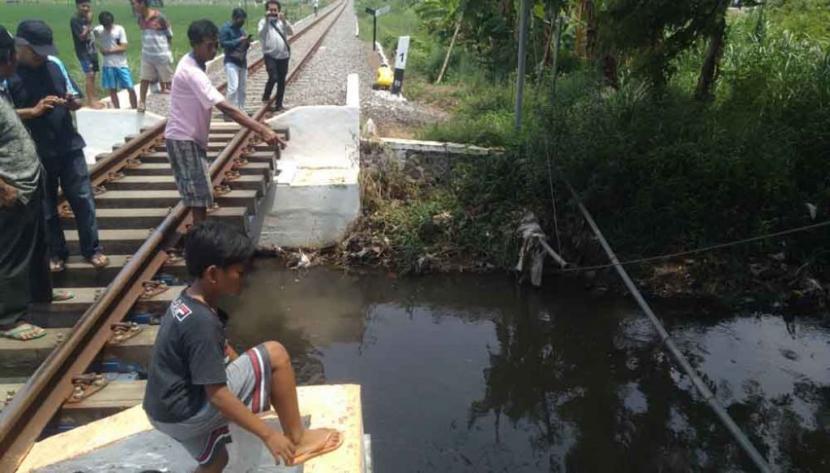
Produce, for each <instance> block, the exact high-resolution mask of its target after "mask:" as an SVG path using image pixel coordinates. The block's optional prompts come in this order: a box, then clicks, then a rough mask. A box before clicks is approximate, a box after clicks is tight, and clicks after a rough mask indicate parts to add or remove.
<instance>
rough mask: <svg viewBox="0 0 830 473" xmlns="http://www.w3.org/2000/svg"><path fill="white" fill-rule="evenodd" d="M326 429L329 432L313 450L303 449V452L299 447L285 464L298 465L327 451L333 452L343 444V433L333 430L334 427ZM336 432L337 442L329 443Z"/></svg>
mask: <svg viewBox="0 0 830 473" xmlns="http://www.w3.org/2000/svg"><path fill="white" fill-rule="evenodd" d="M326 430H328V431H329V434H328V435H327V436H326V438H325V440H323V442H322V443H321V444H320V445H318V446H317V447H316V448H314V449H313V450H308V451H305V452H303V451H300V449H299V448H298V449H297V451H296V452H295V454H294V458H292V459H291V462H289V463H288V464H287V466H294V465H299V464H301V463H305V462H307V461H309V460H311V459H312V458H317V457H319V456H321V455H325V454H327V453H330V452H333V451H335V450H337V449H338V448H340V446H341V445H343V433H342V432H338V431H337V430H334V429H326ZM337 434H339V435H338V440H337V442H336V443H331V439H332V436H334V435H337Z"/></svg>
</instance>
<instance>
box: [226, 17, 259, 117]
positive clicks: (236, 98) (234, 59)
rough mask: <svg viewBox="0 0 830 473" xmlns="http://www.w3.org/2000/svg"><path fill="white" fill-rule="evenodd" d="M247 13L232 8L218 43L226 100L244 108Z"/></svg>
mask: <svg viewBox="0 0 830 473" xmlns="http://www.w3.org/2000/svg"><path fill="white" fill-rule="evenodd" d="M247 17H248V14H247V13H245V10H243V9H241V8H234V9H233V12H232V13H231V20H230V21H228V22H226V23H225V24H224V25H222V28H221V29H220V30H219V43H220V44H221V45H222V49H224V50H225V59H224V63H225V72H226V73H227V75H228V90H227V91H226V93H227V97H228V102H230V103H232V104H233V105H234V106H236V108H238V109H240V110H245V88H246V83H247V80H248V48H249V47H250V45H251V36H250V35H248V34H246V33H245V30H244V29H243V27H244V26H245V19H246V18H247Z"/></svg>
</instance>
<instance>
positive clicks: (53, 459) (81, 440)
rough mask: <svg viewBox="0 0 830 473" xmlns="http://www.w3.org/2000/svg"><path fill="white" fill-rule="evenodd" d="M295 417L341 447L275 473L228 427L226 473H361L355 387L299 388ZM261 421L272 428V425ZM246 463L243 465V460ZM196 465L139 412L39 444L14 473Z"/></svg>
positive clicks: (256, 447)
mask: <svg viewBox="0 0 830 473" xmlns="http://www.w3.org/2000/svg"><path fill="white" fill-rule="evenodd" d="M297 391H298V396H299V401H300V412H301V414H303V415H304V416H309V418H310V427H311V428H317V427H333V428H336V429H338V430H340V431H341V432H343V434H344V436H345V439H344V443H343V445H342V446H341V447H340V448H339V449H338V450H336V451H334V452H332V453H329V454H327V455H323V456H321V457H318V458H315V459H313V460H311V461H309V462H307V463H306V464H304V465H302V467H301V468H295V469H293V470H290V469H278V468H277V467H275V466H273V461H272V460H271V459H270V458H269V457H270V455H269V454H268V453H266V452H265V450H264V448H263V447H262V444H261V442H260V441H259V440H258V439H256V438H254V437H252V436H250V434H247V433H246V432H240V431H238V430H237V429H236V428H235V426H232V431H231V435H232V436H234V437H235V440H234V442H233V443H231V444H230V446H229V451H230V453H231V465H229V468H228V469H227V470H226V471H251V472H253V471H256V472H288V471H303V472H304V473H322V472H344V473H347V472H348V473H363V472H364V471H365V469H364V468H365V461H364V441H363V413H362V407H361V401H360V386H358V385H333V386H303V387H300V388H298V390H297ZM266 421H267V422H269V424H272V425H274V426H277V425H278V424H277V419H276V418H275V417H274V416H273V415H268V416H267V417H266ZM243 459H244V460H247V462H243V461H242V460H243ZM195 466H196V465H195V463H194V462H193V460H192V459H190V458H189V456H188V455H187V453H186V452H185V451H184V449H182V448H181V447H180V446H179V445H178V444H176V443H175V442H174V441H173V440H172V439H170V438H169V437H167V436H165V435H163V434H161V433H159V432H157V431H155V430H154V429H153V427H152V426H151V425H150V423H149V421H148V420H147V417H146V415H145V414H144V411H143V410H142V408H141V406H136V407H133V408H131V409H128V410H126V411H123V412H121V413H119V414H116V415H113V416H110V417H107V418H105V419H102V420H99V421H96V422H93V423H91V424H88V425H85V426H83V427H79V428H77V429H74V430H71V431H69V432H66V433H63V434H59V435H56V436H53V437H49V438H47V439H44V440H42V441H40V442H38V443H36V444H35V445H34V447H33V448H32V450H31V451H30V452H29V454H28V455H27V457H26V458H25V460H24V461H23V464H22V465H21V466H20V468H19V469H18V472H19V473H28V472H41V473H47V472H48V473H52V472H55V473H57V472H75V471H84V472H90V473H96V472H110V471H136V472H138V471H143V470H155V471H169V472H189V471H192V470H193V468H194V467H195Z"/></svg>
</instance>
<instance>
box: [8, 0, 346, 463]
mask: <svg viewBox="0 0 830 473" xmlns="http://www.w3.org/2000/svg"><path fill="white" fill-rule="evenodd" d="M149 1H151V0H131V2H132V6H133V11H134V13H135V16H136V20H137V22H138V25H139V28H140V29H141V32H142V34H141V36H142V37H141V44H142V48H141V65H140V73H139V78H140V87H139V94H138V96H136V94H135V91H134V87H133V81H132V74H131V72H130V68H129V63H128V60H127V55H126V51H127V48H128V47H129V46H128V41H127V34H126V32H125V29H124V27H123V26H122V25H119V24H118V23H117V22H116V18H115V17H114V15H113V14H112V13H111V12H108V11H102V12H101V13H100V14H99V15H98V23H99V24H98V25H93V21H92V18H93V11H92V6H91V4H90V0H76V6H77V12H76V14H75V15H74V16H73V17H72V18H71V19H70V27H71V31H72V39H73V44H74V49H75V54H76V57H77V60H78V62H79V63H80V66H81V69H82V70H83V72H84V75H85V84H84V85H85V87H84V91H82V90H81V88H80V87H78V85H77V84H76V83H75V81H74V80H73V79H72V77H71V76H70V74H69V73H68V71H67V68H66V67H65V65H64V63H63V62H62V61H61V59H59V58H58V51H57V49H56V47H55V45H54V38H53V33H52V29H51V28H50V27H49V25H47V24H46V23H44V22H43V21H40V20H25V21H22V22H21V23H20V24H18V25H17V28H16V31H15V34H14V35H12V34H11V33H10V32H9V31H8V30H7V29H6V28H4V27H3V26H2V25H0V228H2V230H0V336H2V337H6V338H11V339H15V340H19V341H21V342H25V341H28V340H32V339H35V338H39V337H42V336H44V335H45V333H46V332H45V330H44V329H43V328H41V327H38V326H36V325H33V324H32V323H30V322H29V321H27V317H26V316H27V313H28V308H29V306H30V304H31V303H34V302H49V301H53V300H66V299H69V298H72V297H73V295H72V294H71V293H70V292H68V291H57V290H53V289H52V284H51V275H50V274H51V273H58V272H62V271H65V270H66V263H67V260H68V258H69V250H68V246H67V243H66V239H65V237H64V230H63V225H62V220H65V219H69V218H74V220H75V223H76V228H77V230H78V236H79V240H80V253H81V256H82V257H83V258H84V260H85V261H86V262H88V263H89V264H90V265H91V266H92V267H94V268H98V269H102V268H105V267H106V266H108V264H109V258H108V257H107V256H106V255H105V254H104V251H103V247H102V245H101V241H100V239H99V235H98V229H97V228H98V226H97V221H96V209H95V198H94V190H93V187H92V185H91V182H90V176H89V171H88V169H87V164H86V160H85V157H84V147H85V146H86V143H85V142H84V139H83V137H82V136H81V135H80V133H79V132H78V130H77V128H76V126H75V122H74V117H73V112H75V111H76V110H78V109H79V108H81V107H82V106H83V105H86V106H88V107H91V108H98V107H100V106H101V105H100V103H99V101H98V100H97V98H96V76H97V75H98V74H99V73H100V74H101V86H102V88H104V89H105V90H107V91H108V92H109V95H110V98H111V101H112V104H113V106H115V107H118V106H119V101H118V92H119V91H120V90H124V89H126V90H127V91H129V97H130V105H131V107H132V108H134V109H137V110H138V111H139V112H141V111H143V110H144V109H145V107H146V106H145V103H146V97H147V91H148V88H149V86H150V84H151V83H159V85H160V87H161V90H162V91H164V92H167V93H169V94H170V109H169V110H170V112H169V116H168V120H167V124H166V127H165V131H164V137H165V143H166V148H167V152H168V157H169V160H170V164H171V168H172V171H173V175H174V178H175V182H176V187H177V189H178V190H179V193H180V194H181V197H182V201H183V202H184V204H185V205H186V206H187V207H188V208H189V210H190V212H191V215H192V219H193V226H192V227H191V229H190V231H189V232H188V235H186V238H185V241H186V243H185V261H186V266H187V269H188V271H189V273H190V275H191V276H192V277H193V278H194V279H193V282H192V284H191V285H190V286H188V287H187V288H186V289H185V290H184V291H182V292H181V294H179V295H178V296H177V297H176V298H175V299H174V301H173V302H172V303H171V305H170V306H169V308H168V310H167V313H166V314H165V315H164V317H162V322H161V327H160V330H159V333H158V337H157V340H156V343H155V345H154V348H153V354H152V357H151V362H150V367H149V372H148V373H149V374H148V382H147V388H146V392H145V397H144V409H145V411H146V413H147V415H148V417H149V418H150V421H151V423H152V424H153V425H154V426H155V427H156V428H157V429H158V430H160V431H162V432H164V433H166V434H167V435H169V436H170V437H172V438H173V439H175V440H176V441H178V442H179V443H180V444H181V445H182V446H183V447H184V448H185V449H187V451H188V452H189V453H190V454H191V455H192V456H193V458H194V459H195V460H196V461H197V462H198V464H199V466H198V468H197V471H199V472H212V471H222V470H223V469H224V467H225V465H226V464H227V462H228V454H227V451H226V450H225V444H226V443H227V442H228V441H229V433H228V432H229V431H228V422H234V423H236V424H238V425H239V426H241V427H242V428H244V429H246V430H248V431H250V432H252V433H253V434H255V435H257V436H258V437H259V438H260V439H261V440H262V441H263V443H264V445H265V446H266V447H267V449H268V450H269V451H270V453H271V454H272V455H273V456H274V458H275V460H276V461H280V460H282V461H284V462H285V463H286V464H298V463H302V462H304V461H307V460H309V459H311V458H314V457H316V456H318V455H322V454H324V453H327V452H330V451H333V450H335V449H337V448H338V447H339V446H340V445H341V444H342V443H343V437H342V435H341V433H340V432H337V431H336V430H333V429H306V428H304V427H303V425H302V423H301V420H300V414H299V408H298V402H297V392H296V382H295V377H294V372H293V369H292V367H291V361H290V358H289V357H288V354H287V352H286V351H285V348H284V347H283V346H282V345H280V344H279V343H277V342H273V341H270V342H265V343H263V344H261V345H258V346H256V347H254V348H252V349H251V350H249V351H247V352H245V353H244V354H242V355H239V354H237V353H236V352H235V351H234V350H233V348H231V345H230V344H229V343H228V342H227V338H226V336H225V326H226V323H227V320H228V316H227V314H225V313H224V312H222V311H221V310H220V309H219V308H218V306H217V300H218V299H219V298H220V297H222V296H224V295H228V294H238V293H239V291H240V290H241V288H242V284H241V283H242V279H243V275H244V270H245V267H246V264H247V263H248V260H249V259H250V258H251V257H252V255H253V245H252V243H251V240H250V239H249V238H248V237H247V236H246V235H244V234H243V233H242V232H241V231H239V230H238V229H235V228H232V227H230V226H228V225H224V224H221V223H218V222H214V221H210V220H208V215H209V213H210V212H211V210H212V209H215V208H216V207H217V205H216V203H215V202H214V196H213V192H214V190H213V185H212V181H211V178H210V174H209V172H208V160H207V154H206V147H207V142H208V134H209V131H210V121H211V115H212V110H213V108H214V107H215V108H217V109H218V110H219V111H221V112H222V114H223V116H224V117H225V119H226V120H233V121H235V122H237V123H239V124H240V125H242V126H244V127H246V128H249V129H251V130H252V131H253V132H255V133H257V134H258V135H259V136H260V137H261V138H262V140H263V141H264V142H266V143H268V144H270V145H272V146H281V147H284V146H285V143H283V142H282V140H281V139H280V138H279V136H278V135H277V134H276V133H274V131H273V130H272V129H271V128H269V127H268V126H267V125H265V124H263V123H260V122H257V121H255V120H253V119H252V118H251V117H250V116H249V115H248V114H247V113H246V112H245V111H244V106H245V96H246V82H247V60H248V58H247V56H248V51H249V48H250V46H251V43H252V42H253V39H254V36H253V35H250V34H247V33H246V32H245V29H244V28H245V23H246V19H247V13H246V12H245V11H244V10H243V9H240V8H236V9H234V10H233V11H232V12H231V19H230V20H229V21H228V22H227V23H225V24H224V25H223V26H222V28H221V30H220V29H219V28H218V27H217V26H216V25H215V24H214V23H213V22H211V21H209V20H197V21H194V22H192V23H191V24H190V26H189V27H188V29H187V37H188V40H189V42H190V46H191V50H190V51H189V52H188V53H187V54H185V55H184V56H182V57H181V58H180V59H179V61H178V64H177V66H176V68H175V70H174V69H173V56H172V54H171V39H172V37H173V30H172V28H171V26H170V24H169V22H168V21H167V19H166V18H165V17H164V15H163V14H162V13H161V12H160V11H159V10H157V9H155V8H151V6H150V5H149V4H148V2H149ZM314 7H315V13H316V9H317V7H318V5H317V2H316V1H314ZM291 34H293V28H292V25H291V24H290V23H289V22H288V20H287V19H286V17H285V15H284V14H283V13H282V7H281V5H280V3H279V2H277V1H274V0H268V1H267V2H266V4H265V15H264V17H263V18H262V19H261V20H260V21H259V22H258V24H257V37H258V38H259V40H260V42H261V47H262V53H263V56H264V61H265V64H266V70H267V71H268V82H267V84H266V87H265V91H264V94H263V96H262V100H263V102H266V103H268V102H270V101H271V95H272V93H273V89H274V87H275V86H276V88H277V92H276V98H275V100H274V104H273V107H274V110H277V111H279V110H283V109H284V103H283V97H284V94H285V78H286V74H287V71H288V62H289V58H290V56H291V46H290V43H289V40H288V36H290V35H291ZM220 45H221V47H222V48H223V49H224V53H225V54H224V66H225V71H226V73H227V77H228V89H227V96H224V95H222V94H221V93H220V92H219V90H217V88H216V87H215V86H214V84H213V83H212V82H211V80H210V78H209V77H208V74H207V63H208V61H210V60H212V59H213V58H214V57H215V55H216V53H217V50H218V48H219V47H220ZM99 53H100V54H101V56H102V58H103V60H102V64H103V67H99V60H98V54H99ZM59 190H61V191H62V197H63V198H64V199H65V201H66V203H67V204H68V205H63V204H61V205H59V202H60V198H61V194H60V192H59ZM271 407H273V408H274V409H275V410H276V411H277V413H278V414H279V419H280V422H281V424H282V427H283V432H282V433H281V432H279V431H277V430H274V429H273V428H271V427H270V426H268V425H267V424H266V423H265V422H263V421H262V420H261V419H260V418H259V417H258V416H257V415H256V414H257V413H260V412H262V411H264V410H267V409H270V408H271Z"/></svg>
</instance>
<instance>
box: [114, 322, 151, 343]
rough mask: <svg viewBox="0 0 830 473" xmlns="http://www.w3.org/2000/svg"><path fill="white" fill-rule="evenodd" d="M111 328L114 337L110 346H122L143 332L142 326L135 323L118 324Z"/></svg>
mask: <svg viewBox="0 0 830 473" xmlns="http://www.w3.org/2000/svg"><path fill="white" fill-rule="evenodd" d="M110 328H111V329H112V335H111V336H110V339H109V341H108V342H107V344H108V345H120V344H122V343H124V342H125V341H127V340H129V339H131V338H133V337H135V336H136V335H138V334H139V333H141V331H142V330H143V329H142V328H141V325H138V324H137V323H135V322H117V323H114V324H112V325H110Z"/></svg>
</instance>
